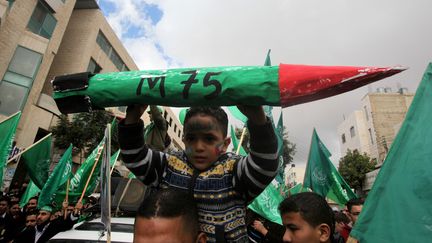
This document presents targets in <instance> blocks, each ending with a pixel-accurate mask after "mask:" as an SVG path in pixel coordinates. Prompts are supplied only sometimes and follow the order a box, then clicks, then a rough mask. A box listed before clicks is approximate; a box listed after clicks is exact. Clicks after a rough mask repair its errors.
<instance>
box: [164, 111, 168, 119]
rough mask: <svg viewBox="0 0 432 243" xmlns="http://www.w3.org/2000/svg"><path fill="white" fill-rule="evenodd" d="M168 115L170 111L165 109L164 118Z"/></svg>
mask: <svg viewBox="0 0 432 243" xmlns="http://www.w3.org/2000/svg"><path fill="white" fill-rule="evenodd" d="M167 116H168V112H167V111H166V110H165V111H164V118H165V120H166V119H167Z"/></svg>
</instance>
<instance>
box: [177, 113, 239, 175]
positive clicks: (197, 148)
mask: <svg viewBox="0 0 432 243" xmlns="http://www.w3.org/2000/svg"><path fill="white" fill-rule="evenodd" d="M183 142H184V143H185V146H186V154H187V156H188V159H189V161H190V162H191V163H192V165H193V166H194V167H195V168H196V169H198V170H201V171H202V170H206V169H208V168H209V167H210V166H211V165H212V164H213V163H214V162H215V161H217V159H218V158H219V156H220V155H221V154H223V153H225V151H226V149H227V147H228V145H229V143H230V139H229V138H226V137H225V136H224V134H223V132H222V128H221V126H220V125H219V123H218V122H217V121H216V119H215V118H214V117H212V116H208V115H203V114H198V115H195V116H193V117H191V118H189V120H187V122H186V123H185V128H184V136H183Z"/></svg>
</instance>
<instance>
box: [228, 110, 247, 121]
mask: <svg viewBox="0 0 432 243" xmlns="http://www.w3.org/2000/svg"><path fill="white" fill-rule="evenodd" d="M228 110H229V112H230V113H231V115H232V116H233V117H234V118H236V119H237V120H239V121H241V122H243V123H246V122H247V120H248V119H247V117H246V116H245V115H243V113H242V112H241V111H240V110H239V109H238V108H237V106H228Z"/></svg>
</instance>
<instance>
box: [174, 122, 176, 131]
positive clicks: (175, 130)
mask: <svg viewBox="0 0 432 243" xmlns="http://www.w3.org/2000/svg"><path fill="white" fill-rule="evenodd" d="M174 132H177V124H174Z"/></svg>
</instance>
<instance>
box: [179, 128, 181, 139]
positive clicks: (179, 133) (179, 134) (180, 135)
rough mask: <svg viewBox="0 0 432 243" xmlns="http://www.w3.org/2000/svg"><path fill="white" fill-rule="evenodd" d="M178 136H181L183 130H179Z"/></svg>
mask: <svg viewBox="0 0 432 243" xmlns="http://www.w3.org/2000/svg"><path fill="white" fill-rule="evenodd" d="M178 137H179V138H181V131H180V129H179V131H178Z"/></svg>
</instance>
